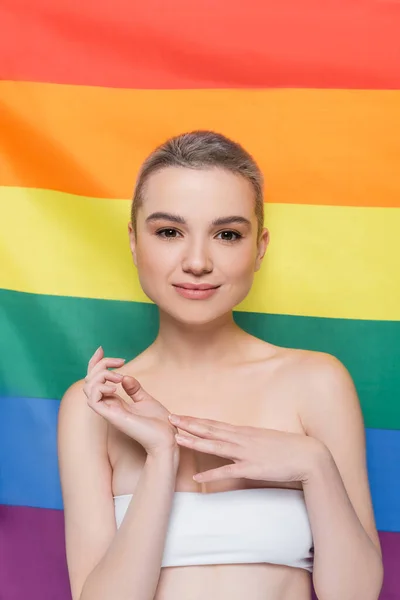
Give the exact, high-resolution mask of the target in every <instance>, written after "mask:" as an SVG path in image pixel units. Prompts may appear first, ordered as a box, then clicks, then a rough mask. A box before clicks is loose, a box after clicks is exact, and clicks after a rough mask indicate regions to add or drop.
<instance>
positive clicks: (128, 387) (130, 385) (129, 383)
mask: <svg viewBox="0 0 400 600" xmlns="http://www.w3.org/2000/svg"><path fill="white" fill-rule="evenodd" d="M121 384H122V387H123V388H124V390H125V391H126V393H127V394H128V396H130V397H131V398H132V400H133V401H134V402H141V401H142V400H145V399H146V398H148V397H149V395H148V394H147V392H145V391H144V389H143V388H142V386H141V385H140V383H139V381H138V380H137V379H135V377H131V376H130V375H125V377H124V378H123V379H122V381H121Z"/></svg>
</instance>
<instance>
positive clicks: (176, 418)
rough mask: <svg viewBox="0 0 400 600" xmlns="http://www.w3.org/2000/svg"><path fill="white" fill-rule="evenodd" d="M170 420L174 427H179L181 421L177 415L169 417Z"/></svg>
mask: <svg viewBox="0 0 400 600" xmlns="http://www.w3.org/2000/svg"><path fill="white" fill-rule="evenodd" d="M168 418H169V420H170V421H171V423H173V424H174V425H177V424H178V423H179V421H180V419H179V417H178V416H177V415H169V417H168Z"/></svg>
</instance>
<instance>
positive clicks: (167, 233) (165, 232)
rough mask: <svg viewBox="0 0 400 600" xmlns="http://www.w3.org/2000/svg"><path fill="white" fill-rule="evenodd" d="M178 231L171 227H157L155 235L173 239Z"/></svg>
mask: <svg viewBox="0 0 400 600" xmlns="http://www.w3.org/2000/svg"><path fill="white" fill-rule="evenodd" d="M178 234H179V231H178V230H177V229H173V228H172V227H166V228H164V229H159V230H158V231H156V235H158V237H160V238H164V239H168V240H170V239H174V238H176V237H178Z"/></svg>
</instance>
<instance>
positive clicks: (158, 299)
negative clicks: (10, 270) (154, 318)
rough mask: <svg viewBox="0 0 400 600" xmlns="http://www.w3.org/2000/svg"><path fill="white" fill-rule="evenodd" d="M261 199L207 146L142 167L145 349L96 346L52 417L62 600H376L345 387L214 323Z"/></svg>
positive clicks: (243, 170)
mask: <svg viewBox="0 0 400 600" xmlns="http://www.w3.org/2000/svg"><path fill="white" fill-rule="evenodd" d="M262 189H263V186H262V175H261V173H260V171H259V169H258V167H257V165H256V164H255V162H254V160H253V159H252V157H251V156H250V155H249V154H248V153H247V152H246V151H245V150H244V149H243V148H242V147H241V146H240V145H239V144H237V143H235V142H233V141H231V140H229V139H227V138H226V137H224V136H222V135H219V134H216V133H213V132H207V131H196V132H192V133H189V134H184V135H181V136H178V137H176V138H173V139H171V140H168V141H167V142H166V143H165V144H163V145H162V146H160V147H158V148H157V149H156V150H155V151H154V152H153V153H152V154H151V155H150V156H149V157H148V159H147V160H146V161H145V163H144V164H143V166H142V169H141V171H140V173H139V177H138V181H137V184H136V188H135V195H134V199H133V203H132V215H131V222H130V223H129V225H128V231H129V239H130V248H131V252H132V256H133V260H134V263H135V265H136V266H137V269H138V274H139V278H140V283H141V285H142V287H143V290H144V292H145V293H146V294H147V296H148V297H149V298H150V299H151V300H153V301H154V302H155V304H157V305H158V307H159V311H160V327H159V333H158V336H157V338H156V340H155V341H154V343H153V344H152V345H151V346H149V347H148V348H147V349H146V350H145V351H144V352H143V353H142V354H140V355H139V356H137V357H135V358H134V359H133V360H130V361H129V362H127V363H126V364H124V363H125V361H124V360H122V359H120V358H108V357H105V356H104V352H103V349H102V348H101V347H99V348H98V349H97V350H96V352H95V353H94V355H93V356H92V357H91V359H90V361H89V364H88V371H87V376H86V378H85V379H84V380H81V381H78V382H76V383H74V384H73V385H72V386H71V387H70V388H69V389H68V390H67V391H66V393H65V395H64V397H63V399H62V402H61V406H60V413H59V430H58V443H59V466H60V475H61V484H62V492H63V501H64V510H65V533H66V550H67V561H68V569H69V574H70V581H71V589H72V596H73V599H74V600H78V599H80V600H153V598H154V599H156V600H177V599H181V598H182V599H184V600H188V599H192V600H197V599H199V600H200V599H202V600H203V599H204V598H210V599H212V600H228V599H229V600H239V599H242V598H244V597H246V598H247V599H248V600H266V599H268V600H309V599H310V597H311V577H313V581H314V586H315V590H316V593H317V595H318V597H319V598H320V600H350V599H352V600H353V599H356V598H357V599H358V598H360V599H361V598H362V599H363V600H376V599H377V598H378V595H379V591H380V588H381V584H382V560H381V550H380V545H379V539H378V535H377V531H376V527H375V522H374V515H373V510H372V505H371V498H370V492H369V485H368V478H367V470H366V461H365V440H364V427H363V419H362V414H361V410H360V405H359V401H358V398H357V394H356V391H355V388H354V385H353V383H352V380H351V378H350V376H349V374H348V372H347V371H346V369H345V368H344V367H343V365H342V364H341V363H340V362H339V361H338V360H337V359H335V358H334V357H333V356H330V355H328V354H325V353H319V352H310V351H303V350H296V349H290V348H283V347H278V346H274V345H273V344H270V343H266V342H264V341H262V340H260V339H257V338H255V337H253V336H251V335H249V334H247V333H245V332H244V331H243V330H242V329H240V328H239V327H238V326H237V325H236V324H235V323H234V320H233V317H232V309H233V308H234V307H235V306H236V305H237V304H238V303H239V302H241V301H242V300H243V299H244V298H245V296H246V295H247V294H248V292H249V290H250V287H251V285H252V281H253V277H254V272H255V271H257V270H258V269H259V268H260V266H261V262H262V259H263V257H264V254H265V251H266V249H267V245H268V241H269V233H268V230H267V229H265V228H264V226H263V193H262ZM266 293H267V291H266ZM107 326H108V327H110V326H111V327H112V323H110V324H107ZM99 337H101V332H99ZM110 368H113V369H114V370H109V369H110ZM139 382H140V383H139ZM174 416H175V417H178V419H179V418H180V420H177V419H176V418H175V419H174V418H173V417H174ZM178 432H179V434H181V435H182V436H183V437H177V433H178ZM195 476H196V477H195Z"/></svg>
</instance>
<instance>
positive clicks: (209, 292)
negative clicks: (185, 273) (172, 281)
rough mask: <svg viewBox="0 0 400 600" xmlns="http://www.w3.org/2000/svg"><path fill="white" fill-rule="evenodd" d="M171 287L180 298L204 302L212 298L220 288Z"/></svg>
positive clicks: (192, 285)
mask: <svg viewBox="0 0 400 600" xmlns="http://www.w3.org/2000/svg"><path fill="white" fill-rule="evenodd" d="M173 287H174V288H175V289H176V291H177V292H178V294H179V295H180V296H183V297H184V298H188V299H189V300H206V299H207V298H210V297H211V296H213V295H214V294H215V293H216V291H217V290H218V288H219V287H220V286H219V285H218V286H210V285H208V284H200V285H194V284H180V285H179V284H178V285H174V286H173Z"/></svg>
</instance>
